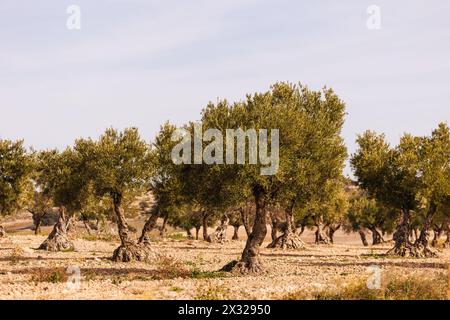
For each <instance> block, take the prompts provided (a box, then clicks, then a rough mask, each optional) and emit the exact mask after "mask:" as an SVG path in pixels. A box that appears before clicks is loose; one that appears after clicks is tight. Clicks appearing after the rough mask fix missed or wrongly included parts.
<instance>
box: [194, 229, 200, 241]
mask: <svg viewBox="0 0 450 320" xmlns="http://www.w3.org/2000/svg"><path fill="white" fill-rule="evenodd" d="M199 233H200V227H195V240H198V234H199Z"/></svg>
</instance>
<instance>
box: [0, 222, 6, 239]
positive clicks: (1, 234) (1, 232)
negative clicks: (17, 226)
mask: <svg viewBox="0 0 450 320" xmlns="http://www.w3.org/2000/svg"><path fill="white" fill-rule="evenodd" d="M5 236H6V231H5V228H4V227H3V226H2V225H1V224H0V238H3V237H5Z"/></svg>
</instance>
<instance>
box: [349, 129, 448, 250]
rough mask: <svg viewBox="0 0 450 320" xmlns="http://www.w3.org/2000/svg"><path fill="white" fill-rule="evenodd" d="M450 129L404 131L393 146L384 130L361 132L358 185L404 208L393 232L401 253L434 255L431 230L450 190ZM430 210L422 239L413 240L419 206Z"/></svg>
mask: <svg viewBox="0 0 450 320" xmlns="http://www.w3.org/2000/svg"><path fill="white" fill-rule="evenodd" d="M449 136H450V135H449V129H448V126H447V125H445V124H440V125H439V127H438V128H437V129H436V130H434V131H433V133H432V135H431V136H430V137H414V136H411V135H408V134H407V135H404V136H403V137H402V138H401V140H400V143H399V145H398V146H397V147H396V148H390V146H389V145H388V144H387V143H386V142H385V139H384V136H383V135H377V134H375V133H374V132H370V131H367V132H365V133H364V134H363V135H361V136H359V137H358V139H357V143H358V145H359V150H358V151H357V152H356V154H355V155H353V157H352V160H351V163H352V167H353V169H354V171H355V176H356V177H357V178H358V183H359V185H360V186H361V187H362V188H363V189H365V190H367V191H368V193H369V195H370V196H372V197H375V198H376V199H377V200H378V201H380V202H381V203H382V204H384V205H386V206H388V207H391V208H394V209H397V210H400V211H401V212H402V217H401V220H400V222H399V224H398V225H397V228H396V231H395V232H394V235H393V238H394V241H395V245H394V248H393V249H392V250H391V251H390V252H389V253H392V254H396V255H400V256H415V257H423V256H425V257H428V256H434V255H435V252H434V251H433V250H431V248H430V247H429V244H428V230H429V229H430V227H431V226H432V220H433V217H434V215H435V214H436V212H437V210H438V207H439V205H441V204H442V203H445V202H446V201H447V199H448V197H449V194H450V191H449V190H450V187H449V184H450V178H449V177H450V173H449V171H450V166H449V159H450V138H449ZM423 209H424V210H426V212H427V213H426V214H425V217H424V220H423V223H422V226H421V232H420V236H419V238H418V239H417V240H416V241H415V242H411V241H410V237H409V235H410V231H411V223H412V221H413V220H414V221H418V220H417V218H418V217H419V214H420V211H421V210H423Z"/></svg>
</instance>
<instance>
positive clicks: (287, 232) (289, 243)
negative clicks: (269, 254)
mask: <svg viewBox="0 0 450 320" xmlns="http://www.w3.org/2000/svg"><path fill="white" fill-rule="evenodd" d="M284 213H285V218H286V221H285V226H284V230H283V234H282V235H281V236H279V237H277V238H276V239H275V240H273V241H272V243H271V244H269V245H268V246H267V247H268V248H281V249H283V250H284V249H300V248H304V246H305V243H304V242H303V241H302V240H301V239H300V236H299V235H297V234H296V233H295V227H294V226H295V223H294V215H293V208H292V207H291V208H288V209H286V210H285V212H284Z"/></svg>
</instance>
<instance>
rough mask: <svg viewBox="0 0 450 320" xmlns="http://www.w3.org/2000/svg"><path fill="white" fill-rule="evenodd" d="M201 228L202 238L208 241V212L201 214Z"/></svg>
mask: <svg viewBox="0 0 450 320" xmlns="http://www.w3.org/2000/svg"><path fill="white" fill-rule="evenodd" d="M202 228H203V240H205V241H208V214H207V213H206V212H203V214H202Z"/></svg>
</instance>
